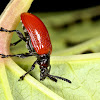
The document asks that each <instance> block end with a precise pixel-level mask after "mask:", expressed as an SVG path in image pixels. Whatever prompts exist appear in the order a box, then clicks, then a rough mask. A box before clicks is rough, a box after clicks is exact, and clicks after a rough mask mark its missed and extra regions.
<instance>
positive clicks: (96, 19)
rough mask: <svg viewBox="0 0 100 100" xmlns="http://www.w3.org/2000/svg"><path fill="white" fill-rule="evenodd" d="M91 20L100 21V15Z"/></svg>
mask: <svg viewBox="0 0 100 100" xmlns="http://www.w3.org/2000/svg"><path fill="white" fill-rule="evenodd" d="M91 20H92V21H93V22H95V21H98V20H100V15H98V16H94V17H93V18H91Z"/></svg>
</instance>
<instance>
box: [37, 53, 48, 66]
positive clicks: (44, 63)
mask: <svg viewBox="0 0 100 100" xmlns="http://www.w3.org/2000/svg"><path fill="white" fill-rule="evenodd" d="M38 60H39V65H40V67H41V66H44V67H48V66H49V64H50V55H49V54H43V55H39V57H38Z"/></svg>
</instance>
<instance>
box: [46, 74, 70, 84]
mask: <svg viewBox="0 0 100 100" xmlns="http://www.w3.org/2000/svg"><path fill="white" fill-rule="evenodd" d="M48 77H49V78H50V79H51V80H53V81H55V80H56V79H55V78H58V79H61V80H63V81H66V82H68V83H71V81H70V80H68V79H66V78H63V77H59V76H53V75H48ZM55 82H57V81H55Z"/></svg>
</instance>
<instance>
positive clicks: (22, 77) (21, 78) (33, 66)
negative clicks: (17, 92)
mask: <svg viewBox="0 0 100 100" xmlns="http://www.w3.org/2000/svg"><path fill="white" fill-rule="evenodd" d="M36 63H37V60H36V61H35V62H34V63H33V65H32V67H31V69H30V70H29V71H28V72H26V73H25V74H24V75H22V76H21V77H20V79H19V80H18V81H20V80H23V79H24V77H25V76H26V75H27V74H29V73H30V72H31V71H32V70H33V69H34V68H35V64H36Z"/></svg>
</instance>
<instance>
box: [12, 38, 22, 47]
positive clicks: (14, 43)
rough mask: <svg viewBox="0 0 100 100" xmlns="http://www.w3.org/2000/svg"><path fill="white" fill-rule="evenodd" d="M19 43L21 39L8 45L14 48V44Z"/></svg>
mask: <svg viewBox="0 0 100 100" xmlns="http://www.w3.org/2000/svg"><path fill="white" fill-rule="evenodd" d="M21 41H22V39H19V40H18V41H16V42H14V43H10V46H15V45H16V44H18V43H19V42H21Z"/></svg>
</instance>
